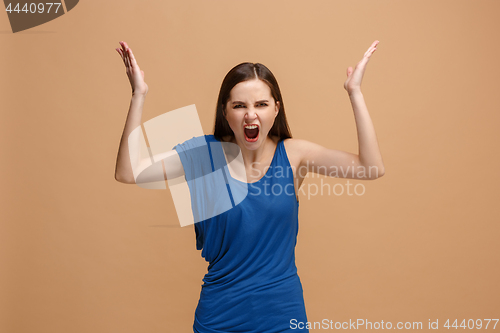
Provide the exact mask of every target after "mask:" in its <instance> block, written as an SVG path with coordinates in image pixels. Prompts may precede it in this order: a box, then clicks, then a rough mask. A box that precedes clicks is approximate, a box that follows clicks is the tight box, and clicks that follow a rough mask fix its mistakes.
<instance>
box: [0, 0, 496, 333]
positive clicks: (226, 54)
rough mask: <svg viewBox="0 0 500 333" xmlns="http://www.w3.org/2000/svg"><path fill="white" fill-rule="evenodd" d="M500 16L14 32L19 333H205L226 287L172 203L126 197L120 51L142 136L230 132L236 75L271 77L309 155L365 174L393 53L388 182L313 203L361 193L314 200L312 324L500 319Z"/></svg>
mask: <svg viewBox="0 0 500 333" xmlns="http://www.w3.org/2000/svg"><path fill="white" fill-rule="evenodd" d="M499 12H500V3H499V2H498V1H496V0H491V1H487V0H477V1H462V0H445V1H430V0H425V1H422V0H419V1H396V0H387V1H379V0H378V1H373V0H357V1H336V0H328V1H318V0H313V1H296V0H293V1H291V0H287V1H247V0H240V1H222V0H217V1H157V0H154V1H148V2H140V1H117V0H112V1H105V2H101V1H81V2H80V3H79V4H78V5H77V6H76V7H75V8H74V9H73V10H71V12H69V13H68V14H66V15H63V16H61V17H59V18H58V19H56V20H53V21H50V22H48V23H46V24H43V25H41V26H38V27H35V28H33V29H29V30H26V31H23V32H18V33H16V34H13V33H12V32H11V30H10V26H9V21H8V19H7V15H6V14H5V15H0V45H1V52H0V60H1V63H2V75H1V78H0V92H1V93H0V94H1V109H0V110H1V111H0V112H1V121H0V142H1V151H2V154H1V155H0V156H1V157H0V158H1V174H0V175H1V184H2V185H1V192H0V195H1V201H0V204H1V206H0V212H1V213H0V214H1V216H0V219H1V223H0V267H1V274H0V314H1V315H0V325H1V326H0V331H1V332H8V333H31V332H33V333H35V332H36V333H43V332H50V333H63V332H64V333H66V332H72V333H83V332H92V333H101V332H102V333H104V332H121V333H131V332H151V333H153V332H190V331H191V326H192V322H193V316H194V310H195V307H196V304H197V301H198V297H199V293H200V287H201V283H202V281H201V279H202V277H203V274H204V273H205V272H206V267H207V264H206V262H205V261H204V260H203V259H202V258H201V256H200V253H199V252H198V251H196V249H195V238H194V236H195V235H194V231H193V227H192V226H188V227H185V228H181V227H179V226H178V221H177V216H176V213H175V210H174V206H173V203H172V200H171V196H170V193H169V191H168V190H164V191H159V190H146V189H142V188H140V187H138V186H135V185H125V184H121V183H118V182H117V181H115V180H114V166H115V160H116V153H117V149H118V144H119V140H120V137H121V133H122V130H123V126H124V123H125V118H126V115H127V111H128V107H129V103H130V96H131V89H130V84H129V82H128V79H127V77H126V74H125V69H124V65H123V62H122V60H121V58H120V57H119V55H118V53H117V52H116V51H115V48H116V47H119V45H118V42H119V41H121V40H124V41H126V42H128V43H129V45H130V46H131V48H132V49H133V50H134V54H135V55H136V57H137V59H138V62H139V65H140V66H141V69H143V70H144V71H145V73H146V82H147V83H148V85H149V87H150V89H149V94H148V96H147V99H146V103H145V106H144V113H143V122H144V121H146V120H148V119H151V118H154V117H156V116H158V115H161V114H163V113H165V112H168V111H170V110H174V109H177V108H180V107H183V106H187V105H190V104H196V107H197V110H198V113H199V116H200V120H201V123H202V126H203V129H204V131H205V133H206V134H210V133H212V132H211V131H212V129H213V121H214V111H215V103H216V98H217V94H218V90H219V88H220V84H221V82H222V79H223V77H224V75H225V74H226V73H227V72H228V71H229V70H230V69H231V68H232V67H233V66H235V65H236V64H238V63H240V62H244V61H251V62H260V63H263V64H265V65H266V66H268V67H269V68H270V69H271V70H272V71H273V72H274V74H275V75H276V77H277V79H278V82H279V84H280V87H281V89H282V93H283V96H284V104H285V107H286V112H287V117H288V120H289V123H290V126H291V129H292V134H293V136H294V137H296V138H302V139H306V140H310V141H313V142H316V143H319V144H322V145H324V146H326V147H329V148H333V149H341V150H346V151H349V152H353V153H357V151H358V150H357V148H358V146H357V136H356V128H355V123H354V117H353V112H352V109H351V105H350V102H349V99H348V96H347V94H346V92H345V91H344V89H343V86H342V85H343V82H344V80H345V77H346V74H345V71H346V68H347V67H348V66H355V65H356V63H357V62H358V61H359V60H360V59H361V57H362V56H363V54H364V52H365V51H366V49H367V48H368V47H369V46H370V44H371V43H372V42H373V41H374V40H379V41H380V44H379V46H378V50H377V51H376V52H375V54H374V55H373V57H372V59H371V60H370V62H369V64H368V68H367V71H366V73H365V77H364V81H363V85H362V91H363V94H364V97H365V100H366V103H367V105H368V109H369V111H370V114H371V117H372V120H373V123H374V125H375V128H376V131H377V137H378V140H379V145H380V149H381V151H382V154H383V159H384V163H385V167H386V175H385V176H384V177H383V178H380V179H378V180H376V181H356V180H349V182H350V184H351V189H352V188H353V187H352V185H353V184H359V183H362V184H363V185H364V186H365V194H364V195H361V196H358V195H352V196H349V195H347V194H346V193H344V194H343V195H335V194H330V195H328V194H326V193H323V195H320V194H317V195H314V196H313V195H312V192H313V191H314V185H316V186H320V185H321V184H327V185H328V186H330V188H331V187H333V186H334V185H335V184H340V185H342V186H343V187H344V189H345V190H347V179H335V178H325V177H319V176H317V175H316V176H314V177H312V175H310V176H309V178H308V179H307V180H305V182H304V185H303V186H305V187H306V188H305V189H306V192H305V193H302V194H301V196H300V210H299V212H300V216H299V221H300V229H299V237H298V244H297V248H296V258H297V260H296V263H297V266H298V272H299V276H300V277H301V280H302V283H303V287H304V296H305V302H306V307H307V313H308V317H309V320H310V321H321V320H323V319H325V318H326V319H328V320H333V321H334V322H335V321H340V322H342V321H349V319H351V320H357V319H358V318H361V319H367V320H370V321H372V322H380V321H382V320H383V321H384V322H387V321H391V322H392V323H393V324H394V325H395V324H396V323H397V322H400V321H401V322H407V321H409V322H414V321H420V322H422V323H423V325H424V329H422V330H419V331H426V330H427V324H428V321H429V319H431V320H432V321H435V320H436V319H439V324H440V326H442V324H444V322H445V321H446V319H452V320H454V319H459V320H460V321H461V320H462V319H474V320H477V319H485V318H498V317H499V313H500V312H499V310H500V297H499V296H500V290H499V287H498V281H499V280H500V271H499V266H498V262H499V259H500V245H499V242H498V234H499V231H500V227H499V225H498V221H499V217H500V211H499V208H498V205H497V201H498V199H499V184H500V182H499V176H498V172H497V170H499V169H500V168H499V167H500V165H499V164H500V154H499V149H498V142H499V139H500V132H499V131H498V125H499V120H500V114H499V112H498V110H499V109H500V102H499V99H498V98H497V95H498V93H497V91H498V88H499V83H498V77H499V75H500V65H499V62H498V61H497V58H498V55H499V54H500V52H499V51H500V48H499V46H498V43H497V41H498V31H500V21H499V20H498V13H499ZM340 185H339V186H340ZM317 188H319V187H317ZM323 188H324V189H325V190H326V188H327V186H326V185H325V187H323ZM337 189H338V190H340V188H339V187H337ZM307 193H309V197H308V195H307ZM256 320H258V318H256ZM484 324H485V323H484ZM491 325H492V324H490V327H489V329H490V330H491V329H492V327H491ZM483 329H484V327H483ZM497 329H498V327H497ZM440 330H443V331H444V330H446V329H444V328H442V327H440Z"/></svg>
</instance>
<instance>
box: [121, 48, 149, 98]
mask: <svg viewBox="0 0 500 333" xmlns="http://www.w3.org/2000/svg"><path fill="white" fill-rule="evenodd" d="M120 45H121V49H116V51H117V52H118V54H120V56H121V57H122V59H123V63H124V64H125V68H126V71H127V76H128V79H129V81H130V85H131V86H132V94H133V95H137V94H141V95H146V94H147V93H148V89H149V88H148V85H147V84H146V82H144V71H141V69H140V68H139V65H137V61H136V60H135V57H134V54H133V53H132V49H131V48H129V47H128V45H127V43H125V42H120Z"/></svg>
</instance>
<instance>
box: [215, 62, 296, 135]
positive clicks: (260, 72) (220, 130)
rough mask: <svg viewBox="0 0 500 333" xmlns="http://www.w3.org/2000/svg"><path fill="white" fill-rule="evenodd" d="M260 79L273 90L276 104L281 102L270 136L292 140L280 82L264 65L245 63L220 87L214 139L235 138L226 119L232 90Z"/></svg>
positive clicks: (236, 68) (227, 77)
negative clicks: (225, 114)
mask: <svg viewBox="0 0 500 333" xmlns="http://www.w3.org/2000/svg"><path fill="white" fill-rule="evenodd" d="M253 79H259V80H261V81H263V82H265V83H266V84H267V85H268V86H269V88H270V89H271V95H272V96H273V98H274V101H275V102H280V106H279V111H278V115H277V116H276V118H275V119H274V124H273V127H271V130H270V131H269V136H271V135H276V136H278V137H279V138H280V140H284V139H287V138H291V137H292V134H291V132H290V127H289V126H288V122H287V121H286V115H285V105H284V104H283V98H282V97H281V91H280V88H279V86H278V81H276V78H275V77H274V75H273V73H271V71H270V70H269V69H268V68H267V67H266V66H264V65H262V64H259V63H255V64H254V63H251V62H244V63H241V64H239V65H237V66H235V67H233V68H232V69H231V70H230V71H229V72H228V73H227V74H226V77H225V78H224V80H223V81H222V85H221V87H220V92H219V98H218V99H217V107H216V110H215V125H214V137H215V138H216V139H217V140H219V141H222V138H223V137H224V136H227V135H230V136H232V137H234V133H233V130H232V129H231V127H229V124H228V122H227V120H226V118H225V117H224V113H225V108H226V103H227V100H228V99H229V95H230V92H231V89H233V87H234V86H235V85H237V84H238V83H240V82H243V81H248V80H253Z"/></svg>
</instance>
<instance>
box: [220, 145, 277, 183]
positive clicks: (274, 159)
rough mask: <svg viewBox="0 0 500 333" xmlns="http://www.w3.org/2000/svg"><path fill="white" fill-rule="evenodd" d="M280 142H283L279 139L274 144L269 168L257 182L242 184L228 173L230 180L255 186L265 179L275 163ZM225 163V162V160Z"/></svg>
mask: <svg viewBox="0 0 500 333" xmlns="http://www.w3.org/2000/svg"><path fill="white" fill-rule="evenodd" d="M282 142H283V140H281V139H279V140H278V143H277V144H276V148H275V149H274V155H273V159H272V160H271V164H269V166H268V168H267V171H266V173H265V174H264V175H263V176H262V177H260V178H259V180H257V181H255V182H252V183H248V182H242V181H241V180H238V179H236V178H234V177H233V176H232V175H231V172H228V173H229V176H230V177H231V179H233V180H235V181H237V182H239V183H242V184H245V185H251V184H257V183H259V182H260V181H261V180H262V179H264V178H267V175H268V174H269V172H270V170H271V168H272V166H273V165H274V163H275V161H276V156H277V155H278V147H279V145H280V144H281V143H282ZM226 162H227V160H226ZM228 171H229V170H228Z"/></svg>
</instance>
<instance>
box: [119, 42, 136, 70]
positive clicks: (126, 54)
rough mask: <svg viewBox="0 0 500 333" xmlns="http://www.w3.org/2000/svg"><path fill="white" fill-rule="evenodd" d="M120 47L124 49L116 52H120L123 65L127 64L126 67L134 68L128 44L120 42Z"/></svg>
mask: <svg viewBox="0 0 500 333" xmlns="http://www.w3.org/2000/svg"><path fill="white" fill-rule="evenodd" d="M120 45H121V47H122V48H121V49H116V50H117V51H118V53H119V54H120V56H121V57H122V59H123V63H124V64H125V67H127V68H130V67H132V64H131V62H130V56H129V53H130V51H129V50H130V48H129V47H128V45H127V43H125V42H120Z"/></svg>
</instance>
